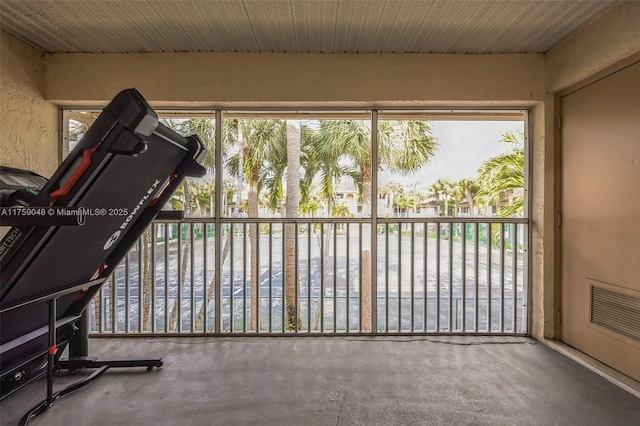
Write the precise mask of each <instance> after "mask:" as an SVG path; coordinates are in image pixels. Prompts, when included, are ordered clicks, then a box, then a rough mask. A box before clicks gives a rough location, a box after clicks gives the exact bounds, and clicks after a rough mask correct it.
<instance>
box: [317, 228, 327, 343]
mask: <svg viewBox="0 0 640 426" xmlns="http://www.w3.org/2000/svg"><path fill="white" fill-rule="evenodd" d="M320 268H321V272H322V273H321V274H320V295H319V297H320V306H319V307H318V309H320V332H321V333H322V332H324V268H325V264H324V223H321V224H320Z"/></svg>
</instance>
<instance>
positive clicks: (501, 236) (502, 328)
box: [500, 223, 505, 333]
mask: <svg viewBox="0 0 640 426" xmlns="http://www.w3.org/2000/svg"><path fill="white" fill-rule="evenodd" d="M504 231H505V227H504V223H501V224H500V332H502V333H504V273H505V271H504V263H505V262H504Z"/></svg>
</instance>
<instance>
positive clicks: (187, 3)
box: [0, 0, 615, 53]
mask: <svg viewBox="0 0 640 426" xmlns="http://www.w3.org/2000/svg"><path fill="white" fill-rule="evenodd" d="M613 4H615V1H606V0H455V1H453V0H79V1H76V0H55V1H54V0H2V1H0V28H2V29H3V30H5V31H7V32H9V33H11V34H13V35H14V36H16V37H18V38H20V39H22V40H24V41H26V42H27V43H29V44H31V45H32V46H34V47H36V48H38V49H40V50H42V51H44V52H90V53H101V52H114V53H130V52H131V53H134V52H311V53H543V52H546V51H548V50H549V49H551V48H552V47H553V46H554V45H555V44H557V43H558V42H559V41H560V40H562V39H563V38H565V37H566V36H568V35H569V34H571V33H572V32H574V31H576V30H577V29H579V28H580V27H582V26H583V25H585V24H586V23H588V22H589V21H591V20H593V19H594V18H596V17H597V16H599V15H600V14H602V13H603V12H604V11H605V10H606V9H608V8H609V7H611V6H612V5H613Z"/></svg>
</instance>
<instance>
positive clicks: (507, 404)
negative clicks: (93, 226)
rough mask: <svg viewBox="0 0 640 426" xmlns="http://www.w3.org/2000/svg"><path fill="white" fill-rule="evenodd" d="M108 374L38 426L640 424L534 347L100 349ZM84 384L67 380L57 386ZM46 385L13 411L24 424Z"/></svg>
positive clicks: (188, 342)
mask: <svg viewBox="0 0 640 426" xmlns="http://www.w3.org/2000/svg"><path fill="white" fill-rule="evenodd" d="M90 346H91V354H92V355H95V356H99V357H102V358H115V357H123V358H128V357H153V356H157V357H163V359H164V361H165V364H164V366H163V367H162V368H161V369H155V370H153V371H151V372H146V371H145V370H144V369H135V370H130V371H123V370H120V371H118V370H115V369H112V370H110V371H108V372H107V373H106V374H105V375H104V376H103V377H102V378H100V379H98V381H96V382H95V383H92V384H91V385H89V386H88V387H86V388H85V389H83V390H81V391H78V392H76V393H74V394H71V395H68V396H66V397H64V398H62V399H60V400H59V401H58V402H57V403H56V404H55V405H54V406H53V407H52V408H51V409H50V410H49V411H48V412H47V413H45V414H43V415H41V416H40V417H37V418H35V419H34V420H32V422H31V423H30V424H32V425H34V426H37V425H44V424H47V425H101V426H102V425H157V426H160V425H213V424H216V425H218V424H219V425H338V424H341V425H354V424H362V425H432V424H443V425H451V424H462V425H466V424H487V425H489V424H490V425H514V424H518V425H638V421H639V419H640V400H639V399H638V398H637V397H636V396H634V395H633V394H631V393H628V392H626V391H625V390H623V389H621V388H620V387H617V386H615V385H614V384H612V383H610V382H608V381H607V380H605V379H604V378H602V377H601V376H599V375H597V374H595V373H593V372H591V371H589V370H588V369H587V368H585V367H583V366H581V365H580V364H578V363H576V362H574V361H572V360H571V359H569V358H567V357H565V356H563V355H561V354H560V353H558V352H555V351H554V350H552V349H550V348H549V347H547V346H545V345H543V344H541V343H539V342H537V341H535V340H533V339H529V338H524V337H507V336H501V337H498V336H495V337H493V336H492V337H483V336H474V337H448V336H430V337H429V336H420V337H416V336H414V337H411V336H401V337H393V336H384V337H371V338H367V337H355V336H354V337H338V336H332V337H285V338H279V337H250V336H246V337H229V338H223V337H216V338H212V337H198V338H194V337H188V338H187V337H173V338H170V337H163V338H93V339H91V342H90ZM76 379H77V377H73V378H71V377H66V378H57V379H56V387H62V386H63V385H64V384H65V383H68V382H70V381H72V380H76ZM44 396H45V381H44V380H40V381H38V382H36V383H34V384H31V385H29V386H28V387H27V388H25V389H23V390H21V391H20V392H17V393H16V394H14V395H12V396H10V397H9V398H7V399H6V400H4V401H3V403H2V419H1V422H2V424H3V425H15V424H17V423H18V421H19V420H20V418H21V417H22V415H23V414H24V413H25V412H26V411H27V410H28V409H30V408H31V407H32V406H33V405H35V404H36V403H38V402H39V401H41V400H42V399H43V398H44Z"/></svg>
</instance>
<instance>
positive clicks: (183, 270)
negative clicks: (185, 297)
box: [169, 224, 193, 331]
mask: <svg viewBox="0 0 640 426" xmlns="http://www.w3.org/2000/svg"><path fill="white" fill-rule="evenodd" d="M178 232H180V233H182V224H180V225H179V228H178ZM190 256H191V232H187V238H186V239H185V241H184V243H183V244H182V265H180V279H181V281H179V282H182V284H183V285H184V281H185V278H186V277H187V272H188V270H189V264H190V262H189V260H190ZM191 285H193V283H191ZM179 290H181V289H180V288H178V289H176V301H175V303H174V304H173V308H172V309H171V316H170V317H169V328H170V329H173V330H174V331H178V328H179V327H178V326H179V322H180V318H178V306H180V303H181V299H182V294H181V293H180V292H179Z"/></svg>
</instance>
